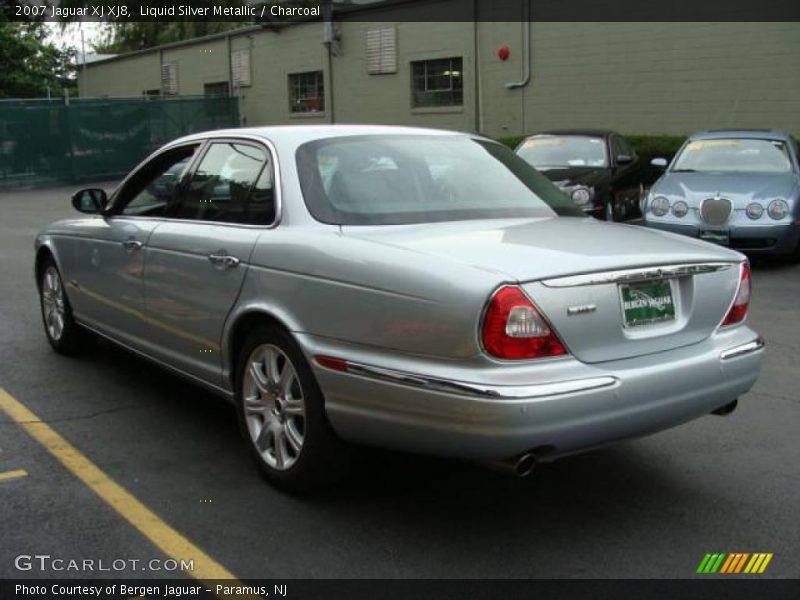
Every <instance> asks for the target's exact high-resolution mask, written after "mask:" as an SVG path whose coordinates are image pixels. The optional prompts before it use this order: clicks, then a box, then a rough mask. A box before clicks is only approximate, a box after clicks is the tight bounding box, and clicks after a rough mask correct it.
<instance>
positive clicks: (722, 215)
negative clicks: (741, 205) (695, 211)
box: [700, 198, 732, 225]
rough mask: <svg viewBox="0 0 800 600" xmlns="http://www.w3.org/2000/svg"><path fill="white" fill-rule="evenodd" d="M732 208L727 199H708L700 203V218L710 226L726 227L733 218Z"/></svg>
mask: <svg viewBox="0 0 800 600" xmlns="http://www.w3.org/2000/svg"><path fill="white" fill-rule="evenodd" d="M731 208H732V207H731V201H730V200H728V199H727V198H706V199H705V200H703V202H701V203H700V216H701V217H703V221H705V222H706V223H708V224H709V225H724V224H725V223H727V222H728V217H730V216H731Z"/></svg>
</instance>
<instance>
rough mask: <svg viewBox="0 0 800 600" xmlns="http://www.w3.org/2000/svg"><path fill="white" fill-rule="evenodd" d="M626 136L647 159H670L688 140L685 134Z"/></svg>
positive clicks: (638, 152)
mask: <svg viewBox="0 0 800 600" xmlns="http://www.w3.org/2000/svg"><path fill="white" fill-rule="evenodd" d="M625 137H626V138H628V141H629V142H630V143H631V145H632V146H633V149H634V150H636V154H638V155H639V156H642V157H644V158H647V159H650V158H666V159H670V158H672V157H673V156H675V154H676V153H677V152H678V150H679V149H680V147H681V145H682V144H683V142H684V141H686V136H685V135H626V136H625Z"/></svg>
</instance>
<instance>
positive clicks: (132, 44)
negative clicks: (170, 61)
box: [92, 21, 246, 54]
mask: <svg viewBox="0 0 800 600" xmlns="http://www.w3.org/2000/svg"><path fill="white" fill-rule="evenodd" d="M243 25H246V23H236V22H230V21H226V22H216V21H215V22H211V21H169V22H166V23H165V22H160V23H159V22H155V21H143V22H122V21H117V22H112V23H108V24H107V25H106V31H105V36H104V38H103V39H102V40H101V41H100V42H95V43H94V44H92V47H93V49H94V51H95V52H98V53H101V54H118V53H120V52H131V51H133V50H143V49H145V48H152V47H153V46H160V45H161V44H169V43H170V42H179V41H183V40H188V39H191V38H196V37H203V36H205V35H212V34H214V33H221V32H223V31H230V30H232V29H236V28H238V27H242V26H243Z"/></svg>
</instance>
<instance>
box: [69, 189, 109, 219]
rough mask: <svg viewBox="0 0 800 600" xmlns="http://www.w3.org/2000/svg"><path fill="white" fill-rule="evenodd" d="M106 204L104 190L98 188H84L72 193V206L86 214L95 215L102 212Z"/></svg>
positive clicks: (106, 198) (106, 197)
mask: <svg viewBox="0 0 800 600" xmlns="http://www.w3.org/2000/svg"><path fill="white" fill-rule="evenodd" d="M106 204H108V196H106V192H105V190H101V189H100V188H86V189H84V190H80V191H77V192H75V193H74V194H72V206H73V207H74V208H75V210H77V211H78V212H82V213H86V214H87V215H97V214H100V213H101V212H103V209H104V208H105V207H106Z"/></svg>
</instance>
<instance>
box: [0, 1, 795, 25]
mask: <svg viewBox="0 0 800 600" xmlns="http://www.w3.org/2000/svg"><path fill="white" fill-rule="evenodd" d="M0 18H2V19H5V20H12V21H25V20H44V21H64V20H68V21H98V22H111V21H123V22H126V21H130V22H135V21H140V22H146V21H163V22H165V23H166V22H170V21H232V22H241V23H243V24H247V23H250V24H253V23H256V24H264V25H280V24H281V23H287V24H288V23H291V22H296V21H306V20H322V19H325V18H333V19H334V20H336V19H341V20H350V21H410V22H423V21H497V22H499V21H512V22H513V21H527V20H531V21H567V22H592V21H595V22H599V21H616V22H653V21H656V22H658V21H664V22H668V21H695V22H696V21H708V22H722V21H728V22H735V21H740V22H749V21H763V22H768V21H800V2H799V1H798V0H669V1H664V0H373V1H372V2H369V1H368V0H361V2H358V3H347V2H339V1H336V0H267V1H263V0H261V1H259V0H253V1H252V2H251V1H248V0H136V1H125V0H83V1H81V0H0Z"/></svg>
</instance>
